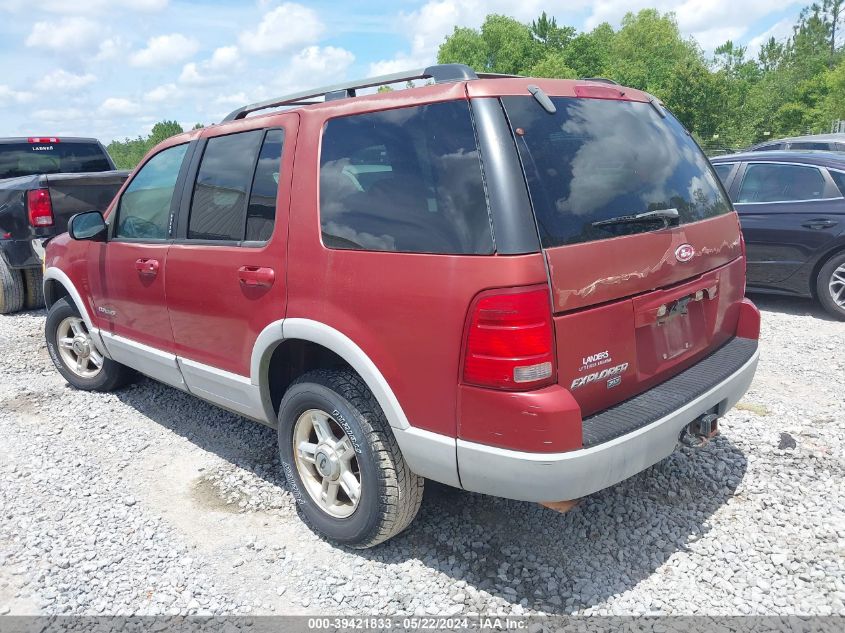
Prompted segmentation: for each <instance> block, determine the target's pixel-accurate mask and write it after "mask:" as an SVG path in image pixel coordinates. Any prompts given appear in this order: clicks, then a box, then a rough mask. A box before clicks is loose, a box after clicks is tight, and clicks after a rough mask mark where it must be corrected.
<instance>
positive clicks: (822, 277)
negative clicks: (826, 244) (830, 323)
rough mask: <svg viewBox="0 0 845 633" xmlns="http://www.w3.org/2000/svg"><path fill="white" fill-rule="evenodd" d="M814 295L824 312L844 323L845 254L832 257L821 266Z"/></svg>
mask: <svg viewBox="0 0 845 633" xmlns="http://www.w3.org/2000/svg"><path fill="white" fill-rule="evenodd" d="M816 294H817V295H818V297H819V303H821V304H822V307H823V308H824V309H825V310H827V311H828V312H829V313H830V314H831V315H833V316H834V317H836V318H837V319H840V320H842V321H845V252H843V253H839V254H838V255H834V256H833V257H831V258H830V259H829V260H828V261H827V262H826V263H825V265H824V266H822V268H821V270H820V271H819V276H818V278H817V280H816Z"/></svg>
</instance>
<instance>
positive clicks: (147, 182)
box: [115, 144, 188, 240]
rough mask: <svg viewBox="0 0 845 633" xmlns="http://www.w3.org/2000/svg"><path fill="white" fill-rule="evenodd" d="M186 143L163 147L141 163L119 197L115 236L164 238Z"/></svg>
mask: <svg viewBox="0 0 845 633" xmlns="http://www.w3.org/2000/svg"><path fill="white" fill-rule="evenodd" d="M187 151H188V145H187V144H183V145H175V146H173V147H169V148H167V149H165V150H162V151H161V152H159V153H158V154H156V155H155V156H153V157H152V158H151V159H150V160H148V161H147V162H146V163H144V166H143V167H141V169H140V171H139V172H138V173H137V174H135V177H134V178H133V179H132V182H130V183H129V185H128V186H127V187H126V190H125V191H124V192H123V195H122V196H121V197H120V204H119V207H118V210H117V227H116V228H115V237H116V238H128V239H144V240H165V239H167V238H168V237H169V233H170V211H171V205H172V202H173V192H174V190H175V189H176V180H177V178H178V177H179V170H180V169H181V168H182V161H183V159H184V158H185V152H187Z"/></svg>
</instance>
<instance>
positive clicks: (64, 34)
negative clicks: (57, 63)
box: [26, 17, 103, 54]
mask: <svg viewBox="0 0 845 633" xmlns="http://www.w3.org/2000/svg"><path fill="white" fill-rule="evenodd" d="M102 35H103V28H102V27H101V26H100V25H99V24H97V23H96V22H94V21H93V20H89V19H88V18H78V17H74V18H61V19H59V20H57V21H55V22H36V23H35V24H34V25H33V27H32V31H30V33H29V36H28V37H27V38H26V45H27V46H31V47H36V48H39V49H49V50H53V51H58V52H61V53H64V54H68V53H82V52H86V51H90V50H93V49H95V48H97V46H98V43H99V41H100V39H101V38H102Z"/></svg>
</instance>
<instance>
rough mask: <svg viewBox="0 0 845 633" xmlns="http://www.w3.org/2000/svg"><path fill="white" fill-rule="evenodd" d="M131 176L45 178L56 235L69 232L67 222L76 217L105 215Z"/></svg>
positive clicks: (100, 174) (114, 173)
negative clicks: (96, 212) (99, 213)
mask: <svg viewBox="0 0 845 633" xmlns="http://www.w3.org/2000/svg"><path fill="white" fill-rule="evenodd" d="M128 176H129V172H128V171H102V172H96V173H88V174H50V175H47V176H42V177H41V179H42V180H41V182H42V184H43V185H45V186H46V187H47V188H48V189H49V190H50V199H51V201H52V203H53V216H54V221H55V233H63V232H64V231H66V230H67V221H68V220H69V219H70V217H71V216H72V215H74V214H76V213H81V212H83V211H100V212H103V211H105V210H106V209H107V208H108V206H109V204H110V203H111V201H112V199H113V198H114V196H115V194H116V193H117V191H118V190H119V189H120V187H121V186H122V185H123V183H124V182H125V181H126V179H127V178H128Z"/></svg>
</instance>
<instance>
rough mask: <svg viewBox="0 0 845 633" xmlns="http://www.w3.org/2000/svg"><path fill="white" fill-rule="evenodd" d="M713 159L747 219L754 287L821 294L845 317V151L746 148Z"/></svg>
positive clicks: (831, 310)
mask: <svg viewBox="0 0 845 633" xmlns="http://www.w3.org/2000/svg"><path fill="white" fill-rule="evenodd" d="M711 162H712V163H713V166H714V167H715V169H716V173H717V174H719V177H720V178H721V180H722V182H723V183H724V185H725V188H726V189H727V190H728V194H729V195H730V198H731V200H732V201H733V203H734V206H735V207H736V210H737V212H738V213H739V218H740V221H741V222H742V233H743V236H744V237H745V243H746V247H747V251H748V289H749V290H751V291H756V292H771V293H777V294H786V295H794V296H799V297H815V298H817V299H818V301H819V303H821V305H822V306H824V308H825V309H826V310H827V311H828V312H829V313H830V314H832V315H833V316H835V317H836V318H838V319H843V320H845V198H843V194H845V154H837V153H834V152H815V151H775V152H747V153H744V154H731V155H729V156H720V157H718V158H713V159H711Z"/></svg>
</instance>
